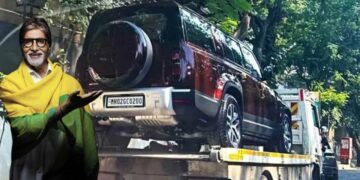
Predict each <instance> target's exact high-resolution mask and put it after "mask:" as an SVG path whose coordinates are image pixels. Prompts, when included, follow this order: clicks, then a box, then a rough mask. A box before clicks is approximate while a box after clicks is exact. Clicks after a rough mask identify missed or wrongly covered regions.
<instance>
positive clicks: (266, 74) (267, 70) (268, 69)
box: [262, 65, 273, 81]
mask: <svg viewBox="0 0 360 180" xmlns="http://www.w3.org/2000/svg"><path fill="white" fill-rule="evenodd" d="M272 75H273V68H272V67H271V66H270V65H268V66H266V67H265V68H264V69H263V77H262V80H263V81H265V80H269V79H271V77H272Z"/></svg>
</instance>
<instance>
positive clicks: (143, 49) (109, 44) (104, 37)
mask: <svg viewBox="0 0 360 180" xmlns="http://www.w3.org/2000/svg"><path fill="white" fill-rule="evenodd" d="M89 43H90V44H89V48H88V49H87V61H88V64H89V73H90V76H91V77H92V79H93V80H95V81H96V82H98V83H100V84H102V85H104V86H106V87H109V88H112V89H128V88H131V87H134V86H136V85H137V84H138V83H140V82H141V81H142V80H143V79H144V77H145V76H146V74H147V73H148V71H149V69H150V66H151V63H152V58H153V51H152V46H151V42H150V39H149V37H148V36H147V35H146V33H145V32H144V31H143V30H142V29H141V28H139V27H138V26H136V25H135V24H133V23H131V22H128V21H121V20H117V21H112V22H109V23H106V24H105V25H104V26H102V27H101V28H99V29H98V30H97V31H96V32H95V34H94V35H93V36H92V37H91V40H90V42H89Z"/></svg>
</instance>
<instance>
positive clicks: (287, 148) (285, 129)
mask: <svg viewBox="0 0 360 180" xmlns="http://www.w3.org/2000/svg"><path fill="white" fill-rule="evenodd" d="M291 148H292V131H291V119H290V117H289V115H288V114H287V113H284V115H283V117H282V120H281V133H280V137H279V142H278V151H279V152H281V153H290V152H291Z"/></svg>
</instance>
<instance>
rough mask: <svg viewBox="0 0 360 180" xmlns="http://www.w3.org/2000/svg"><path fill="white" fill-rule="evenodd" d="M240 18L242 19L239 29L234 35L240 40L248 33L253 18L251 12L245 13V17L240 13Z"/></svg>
mask: <svg viewBox="0 0 360 180" xmlns="http://www.w3.org/2000/svg"><path fill="white" fill-rule="evenodd" d="M239 20H240V21H239V25H238V29H237V31H236V32H235V34H234V37H235V38H238V39H240V40H244V39H245V38H246V37H247V35H248V31H249V28H250V21H251V18H250V16H249V14H244V15H243V17H241V15H239Z"/></svg>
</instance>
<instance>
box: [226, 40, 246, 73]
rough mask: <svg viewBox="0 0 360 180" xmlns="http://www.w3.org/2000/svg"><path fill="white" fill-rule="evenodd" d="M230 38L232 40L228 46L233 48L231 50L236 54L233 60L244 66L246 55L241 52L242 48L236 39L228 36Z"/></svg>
mask: <svg viewBox="0 0 360 180" xmlns="http://www.w3.org/2000/svg"><path fill="white" fill-rule="evenodd" d="M228 39H229V40H230V42H229V43H228V46H229V47H230V49H231V52H232V54H233V56H234V58H233V61H234V62H235V63H237V64H239V65H241V66H244V57H243V55H242V53H241V49H240V46H239V43H237V42H236V41H234V40H233V39H231V38H228Z"/></svg>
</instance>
